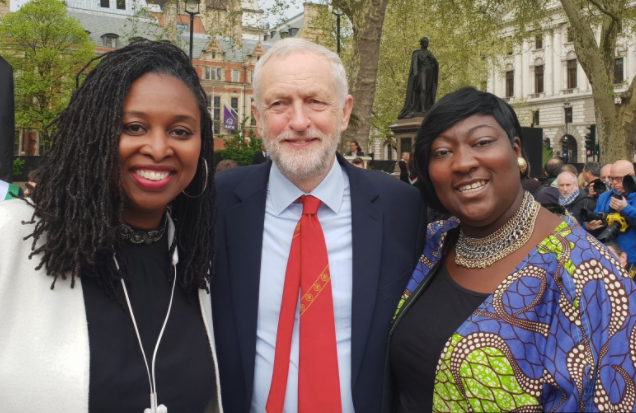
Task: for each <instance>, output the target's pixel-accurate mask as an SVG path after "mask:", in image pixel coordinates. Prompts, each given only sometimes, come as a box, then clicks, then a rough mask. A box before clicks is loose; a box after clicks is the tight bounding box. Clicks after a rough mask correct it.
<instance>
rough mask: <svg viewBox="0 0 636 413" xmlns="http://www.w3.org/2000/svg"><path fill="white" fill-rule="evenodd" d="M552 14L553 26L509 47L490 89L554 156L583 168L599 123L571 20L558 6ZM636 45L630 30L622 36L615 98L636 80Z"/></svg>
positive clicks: (548, 26) (616, 62) (488, 87)
mask: <svg viewBox="0 0 636 413" xmlns="http://www.w3.org/2000/svg"><path fill="white" fill-rule="evenodd" d="M553 11H554V12H553V15H552V19H551V22H550V24H549V25H545V26H544V27H543V30H542V31H541V32H540V33H539V34H537V35H536V36H533V37H531V38H527V39H525V40H524V41H523V43H522V44H516V45H513V46H512V47H511V50H510V51H509V52H508V55H507V56H505V57H503V62H502V64H501V65H500V67H499V68H498V69H497V70H494V71H493V72H492V73H491V75H490V78H489V79H488V82H487V90H488V91H489V92H491V93H494V94H495V95H497V96H499V97H501V98H503V99H505V100H506V101H508V102H509V103H510V104H511V105H512V106H513V107H514V108H515V110H516V111H517V114H518V116H519V120H520V122H521V124H522V126H535V127H540V128H543V135H544V138H548V139H549V140H550V143H551V146H552V148H553V151H554V153H555V155H558V156H563V158H564V159H565V160H566V162H569V163H584V162H586V160H587V155H588V154H587V153H586V149H585V135H586V134H587V133H588V128H589V126H591V125H594V124H595V123H596V121H595V111H594V102H593V98H592V88H591V86H590V82H589V81H588V79H587V77H586V75H585V72H584V71H583V68H582V67H581V65H580V63H579V62H578V60H577V56H576V51H575V50H574V43H573V42H572V38H571V35H570V31H569V22H568V20H567V18H566V17H565V15H564V13H563V11H562V10H561V8H560V7H557V6H556V5H555V6H554V7H553ZM599 40H600V32H599V31H598V30H597V41H599ZM635 40H636V36H634V34H633V33H629V32H627V31H625V32H623V33H621V34H620V35H619V37H618V41H617V48H616V52H615V65H614V74H615V79H616V81H615V83H616V85H615V92H616V93H617V95H618V94H620V93H622V92H624V91H625V90H626V89H627V87H628V86H629V84H630V82H631V81H632V79H633V78H634V76H635V75H636V42H635ZM601 156H602V154H601ZM590 160H591V158H590Z"/></svg>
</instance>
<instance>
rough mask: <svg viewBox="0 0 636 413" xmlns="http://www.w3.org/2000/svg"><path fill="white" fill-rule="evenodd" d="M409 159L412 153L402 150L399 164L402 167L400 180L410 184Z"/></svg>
mask: <svg viewBox="0 0 636 413" xmlns="http://www.w3.org/2000/svg"><path fill="white" fill-rule="evenodd" d="M409 159H410V154H409V153H408V152H402V159H400V160H399V161H398V166H399V167H400V181H402V182H405V183H407V184H409V185H410V182H409Z"/></svg>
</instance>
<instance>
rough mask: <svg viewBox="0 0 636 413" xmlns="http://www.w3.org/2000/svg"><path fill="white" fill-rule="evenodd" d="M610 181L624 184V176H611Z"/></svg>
mask: <svg viewBox="0 0 636 413" xmlns="http://www.w3.org/2000/svg"><path fill="white" fill-rule="evenodd" d="M609 179H610V182H623V177H622V176H610V177H609Z"/></svg>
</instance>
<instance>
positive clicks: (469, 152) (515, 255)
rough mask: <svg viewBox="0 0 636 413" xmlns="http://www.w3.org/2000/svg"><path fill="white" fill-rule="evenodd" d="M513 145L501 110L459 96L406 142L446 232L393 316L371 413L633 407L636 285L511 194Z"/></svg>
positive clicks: (575, 234) (580, 234)
mask: <svg viewBox="0 0 636 413" xmlns="http://www.w3.org/2000/svg"><path fill="white" fill-rule="evenodd" d="M521 136H522V134H521V126H520V125H519V121H518V120H517V116H516V114H515V111H514V110H513V109H512V107H510V105H508V104H507V103H506V102H505V101H503V100H502V99H500V98H498V97H496V96H494V95H492V94H490V93H485V92H480V91H477V90H475V89H472V88H464V89H460V90H458V91H455V92H452V93H449V94H447V95H446V96H444V97H443V98H442V99H440V100H439V101H437V103H436V104H435V105H434V106H433V107H432V108H431V110H430V112H428V114H427V117H426V119H425V120H424V122H423V123H422V126H421V127H420V129H419V132H418V134H417V140H416V143H415V160H416V163H417V170H418V172H419V174H420V178H421V182H422V192H423V193H422V197H423V198H424V199H427V200H428V201H429V202H431V203H432V204H433V205H435V206H436V207H437V208H439V209H444V210H446V211H448V212H449V213H451V214H452V215H453V216H454V217H456V219H453V218H451V219H449V220H448V221H445V222H434V223H431V224H429V225H428V231H427V236H426V240H427V243H426V246H425V248H424V250H423V253H422V256H421V258H420V260H419V263H418V265H417V268H416V269H415V271H414V272H413V274H412V276H411V278H410V279H409V282H408V284H407V286H406V290H405V291H404V294H403V295H402V299H401V300H400V303H399V304H398V307H397V311H396V314H395V316H394V318H393V323H392V327H391V330H390V332H389V338H388V343H389V344H388V346H389V348H388V350H387V357H386V360H387V367H386V369H385V371H386V376H385V377H386V381H385V386H384V395H383V404H382V411H383V412H384V413H422V412H431V411H433V412H477V411H485V412H499V411H501V412H543V411H545V412H581V411H586V412H587V411H592V412H595V411H613V412H625V411H632V410H633V408H634V400H635V399H634V393H633V389H634V388H635V387H636V383H635V382H634V378H635V375H636V372H635V368H634V363H633V358H634V357H636V355H635V354H634V348H636V330H635V328H636V294H635V292H636V284H635V283H634V282H633V280H631V279H630V278H629V277H628V276H627V274H626V273H625V271H624V270H623V269H622V268H620V267H619V264H618V262H617V260H616V259H614V258H613V257H612V255H611V253H610V252H609V251H608V250H607V249H606V248H605V247H604V246H603V245H601V244H600V243H599V242H598V241H596V240H595V239H594V238H592V237H590V236H589V234H588V233H587V232H585V231H584V230H583V229H582V228H581V227H580V226H579V225H578V224H576V223H574V222H573V221H571V220H570V219H568V218H566V219H565V220H562V219H561V218H559V217H557V216H556V215H554V214H551V213H550V212H549V211H547V210H546V209H544V208H541V206H540V205H539V204H538V203H537V202H536V201H534V199H533V198H532V195H530V194H529V193H528V192H525V191H524V190H523V188H522V187H521V179H520V170H519V165H518V161H519V160H518V158H519V157H521V154H522V148H523V142H522V140H521V139H522V137H521ZM512 231H514V233H515V236H514V237H510V233H511V232H512Z"/></svg>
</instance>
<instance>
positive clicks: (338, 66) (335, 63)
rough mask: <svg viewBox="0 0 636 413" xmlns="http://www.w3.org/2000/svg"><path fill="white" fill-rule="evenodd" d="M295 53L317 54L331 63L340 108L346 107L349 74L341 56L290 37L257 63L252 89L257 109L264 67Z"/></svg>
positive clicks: (275, 44) (314, 44)
mask: <svg viewBox="0 0 636 413" xmlns="http://www.w3.org/2000/svg"><path fill="white" fill-rule="evenodd" d="M293 53H315V54H317V55H319V56H322V57H324V58H325V59H327V60H328V61H329V63H330V64H331V74H332V75H333V83H334V87H335V89H336V93H337V95H338V96H337V97H338V101H339V102H340V106H341V107H344V104H345V102H346V100H347V96H348V95H349V84H348V83H347V73H346V71H345V68H344V65H343V64H342V60H340V56H338V55H337V54H336V53H334V52H332V51H331V50H329V49H327V48H326V47H324V46H321V45H319V44H316V43H312V42H310V41H308V40H304V39H300V38H297V37H288V38H285V39H283V40H279V41H277V42H276V43H274V46H272V48H271V49H269V50H268V51H267V53H265V54H264V55H263V56H262V57H261V58H260V60H259V61H258V63H256V66H255V67H254V74H253V75H252V89H253V91H254V102H255V103H256V107H258V108H260V105H261V90H260V80H261V75H262V72H263V66H265V64H266V63H267V62H268V61H269V60H270V59H277V58H278V59H281V58H285V57H287V56H289V55H291V54H293Z"/></svg>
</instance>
